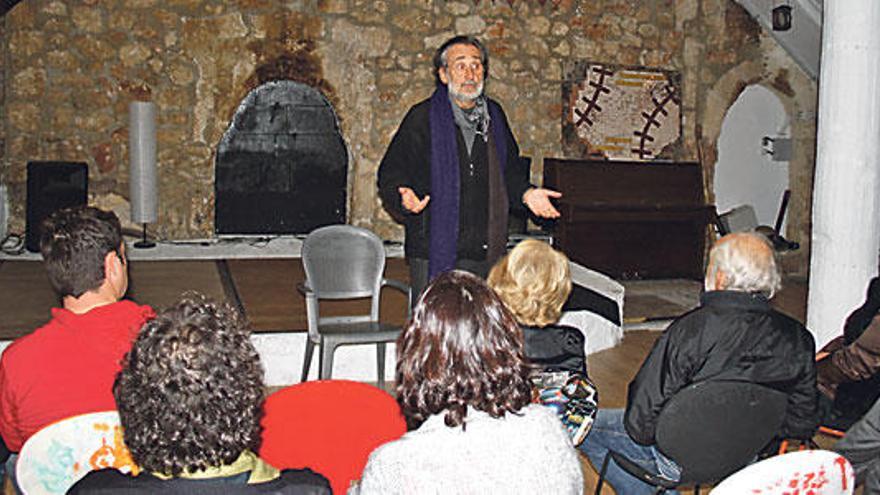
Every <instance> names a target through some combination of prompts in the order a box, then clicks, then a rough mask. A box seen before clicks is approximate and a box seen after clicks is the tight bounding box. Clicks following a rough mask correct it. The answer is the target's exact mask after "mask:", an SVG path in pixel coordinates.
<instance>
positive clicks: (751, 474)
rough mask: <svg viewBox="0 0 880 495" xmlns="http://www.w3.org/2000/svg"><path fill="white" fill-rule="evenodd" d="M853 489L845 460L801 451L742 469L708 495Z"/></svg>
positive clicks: (830, 493) (818, 494) (838, 494)
mask: <svg viewBox="0 0 880 495" xmlns="http://www.w3.org/2000/svg"><path fill="white" fill-rule="evenodd" d="M854 488H855V475H854V474H853V469H852V466H851V465H850V463H849V461H847V460H846V458H844V457H843V456H841V455H840V454H838V453H836V452H830V451H828V450H802V451H799V452H791V453H789V454H783V455H777V456H774V457H770V458H768V459H764V460H763V461H761V462H756V463H755V464H752V465H750V466H746V467H745V468H743V469H741V470H739V471H737V472H736V473H734V474H732V475H731V476H730V477H729V478H727V479H725V480H724V481H722V482H721V483H719V484H718V486H716V487H715V488H714V489H712V495H740V494H742V493H762V494H767V495H771V494H780V495H781V494H783V493H810V494H814V495H848V494H850V493H852V492H853V489H854Z"/></svg>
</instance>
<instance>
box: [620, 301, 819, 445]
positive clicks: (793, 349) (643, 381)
mask: <svg viewBox="0 0 880 495" xmlns="http://www.w3.org/2000/svg"><path fill="white" fill-rule="evenodd" d="M814 354H815V342H814V340H813V336H812V335H811V334H810V333H809V332H808V331H807V330H806V328H804V326H803V325H801V324H800V323H799V322H798V321H796V320H794V319H792V318H790V317H788V316H786V315H784V314H782V313H779V312H778V311H775V310H774V309H772V308H771V307H770V303H769V301H768V300H767V298H765V297H764V296H762V295H759V294H749V293H745V292H734V291H713V292H707V293H705V294H703V296H702V298H701V305H700V307H699V308H697V309H695V310H693V311H691V312H689V313H687V314H685V315H684V316H681V317H680V318H678V319H677V320H676V321H675V322H673V323H672V325H670V326H669V328H668V329H666V331H665V332H664V333H663V335H661V336H660V338H659V339H658V340H657V342H656V343H655V344H654V348H653V349H652V350H651V353H650V354H649V355H648V357H647V359H646V360H645V362H644V363H643V364H642V368H641V369H640V370H639V372H638V374H637V375H636V377H635V379H634V380H633V381H632V383H630V384H629V393H628V397H627V407H626V415H625V419H624V423H625V426H626V431H627V433H629V436H630V437H632V438H633V440H635V441H636V442H638V443H640V444H643V445H653V444H654V443H655V440H654V433H655V428H656V426H657V417H658V416H659V414H660V411H661V410H662V409H663V406H664V405H666V402H667V401H668V400H669V399H670V398H672V396H673V395H675V394H676V393H677V392H678V391H679V390H681V389H683V388H684V387H686V386H687V385H690V384H691V383H698V382H706V381H713V380H716V381H717V380H723V381H744V382H751V383H757V384H761V385H765V386H768V387H771V388H773V389H776V390H780V391H782V392H785V393H787V394H788V396H789V397H788V409H787V411H786V417H785V421H784V422H783V425H782V431H781V432H779V436H780V437H785V438H798V439H808V438H811V437H812V436H813V433H815V431H816V428H817V427H818V424H819V418H818V412H817V407H816V405H817V391H816V366H815V361H814Z"/></svg>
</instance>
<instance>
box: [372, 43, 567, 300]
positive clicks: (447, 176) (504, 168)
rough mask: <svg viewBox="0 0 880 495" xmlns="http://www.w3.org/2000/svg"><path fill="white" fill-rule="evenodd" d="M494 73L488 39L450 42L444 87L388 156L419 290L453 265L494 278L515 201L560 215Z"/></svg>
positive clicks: (389, 191) (443, 56) (437, 57)
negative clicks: (538, 179)
mask: <svg viewBox="0 0 880 495" xmlns="http://www.w3.org/2000/svg"><path fill="white" fill-rule="evenodd" d="M488 74H489V54H488V52H487V51H486V48H485V47H484V46H483V44H482V43H480V41H479V40H477V39H476V38H474V37H471V36H456V37H454V38H451V39H449V40H447V41H446V42H445V43H443V45H441V46H440V48H438V49H437V51H436V52H435V54H434V76H435V79H436V90H435V91H434V94H433V95H432V96H431V97H430V98H428V99H427V100H424V101H422V102H420V103H418V104H416V105H415V106H413V107H412V108H411V109H410V110H409V112H408V113H407V114H406V117H404V119H403V122H402V123H401V124H400V128H399V129H398V130H397V133H396V134H395V135H394V138H393V139H392V140H391V144H390V145H389V146H388V150H387V151H386V152H385V156H384V157H383V158H382V162H381V163H380V164H379V172H378V188H379V195H380V197H381V198H382V202H383V203H384V205H385V208H386V209H387V210H388V212H389V213H391V215H392V216H393V217H394V218H395V219H396V220H397V221H399V222H401V223H403V224H404V227H405V229H406V243H405V247H404V249H405V252H406V257H407V260H408V262H409V265H410V285H411V286H412V288H413V293H414V294H419V293H421V291H422V289H424V287H425V286H426V285H427V282H428V281H429V280H430V279H432V278H434V276H436V275H438V274H440V273H442V272H444V271H448V270H452V269H453V268H460V269H464V270H467V271H470V272H472V273H475V274H477V275H479V276H481V277H485V276H486V273H487V272H488V271H489V268H490V267H491V266H492V264H493V263H494V262H495V261H496V260H497V259H498V258H500V257H501V256H502V255H503V254H504V250H505V247H506V244H507V223H508V221H507V218H508V212H509V210H510V209H511V208H522V205H523V204H524V205H525V206H526V207H528V209H529V210H531V211H532V213H534V214H535V215H538V216H540V217H547V218H554V217H558V216H559V212H558V211H557V210H556V208H554V207H553V205H552V204H551V202H550V198H556V197H559V196H560V194H559V193H558V192H555V191H551V190H549V189H543V188H537V187H531V186H530V185H529V182H528V175H529V168H528V161H527V160H524V159H522V158H520V156H519V147H518V146H517V144H516V139H515V138H514V137H513V133H512V132H511V131H510V127H509V125H508V123H507V117H506V116H505V114H504V111H503V110H502V109H501V105H499V104H498V103H497V102H496V101H494V100H492V99H489V98H487V97H486V96H485V95H484V94H483V87H484V84H485V81H486V78H487V76H488Z"/></svg>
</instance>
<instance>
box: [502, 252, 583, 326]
mask: <svg viewBox="0 0 880 495" xmlns="http://www.w3.org/2000/svg"><path fill="white" fill-rule="evenodd" d="M488 282H489V287H492V288H493V289H495V292H497V293H498V296H499V297H501V300H502V301H504V304H505V305H506V306H507V308H508V309H510V311H511V312H512V313H513V314H514V316H516V319H517V321H518V322H519V323H520V324H523V325H529V326H536V327H544V326H547V325H550V324H552V323H556V322H557V321H559V317H560V316H561V315H562V306H563V305H564V304H565V301H566V299H568V295H569V294H570V293H571V271H570V270H569V267H568V258H567V257H566V256H565V255H564V254H562V253H561V252H559V251H557V250H555V249H553V248H552V247H550V245H549V244H547V243H545V242H542V241H538V240H535V239H527V240H525V241H522V242H521V243H519V244H517V246H516V247H515V248H513V250H511V251H510V252H509V253H508V254H507V255H505V256H504V257H503V258H501V260H499V261H498V263H496V264H495V266H494V267H492V271H490V272H489V279H488Z"/></svg>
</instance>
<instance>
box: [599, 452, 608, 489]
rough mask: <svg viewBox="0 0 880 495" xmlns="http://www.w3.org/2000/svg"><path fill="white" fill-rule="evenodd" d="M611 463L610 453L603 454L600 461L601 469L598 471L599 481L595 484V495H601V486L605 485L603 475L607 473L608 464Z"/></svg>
mask: <svg viewBox="0 0 880 495" xmlns="http://www.w3.org/2000/svg"><path fill="white" fill-rule="evenodd" d="M610 461H611V451H609V452H608V453H607V454H605V460H603V461H602V469H600V470H599V481H598V482H597V483H596V495H602V485H604V484H605V473H606V472H607V471H608V462H610Z"/></svg>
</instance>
